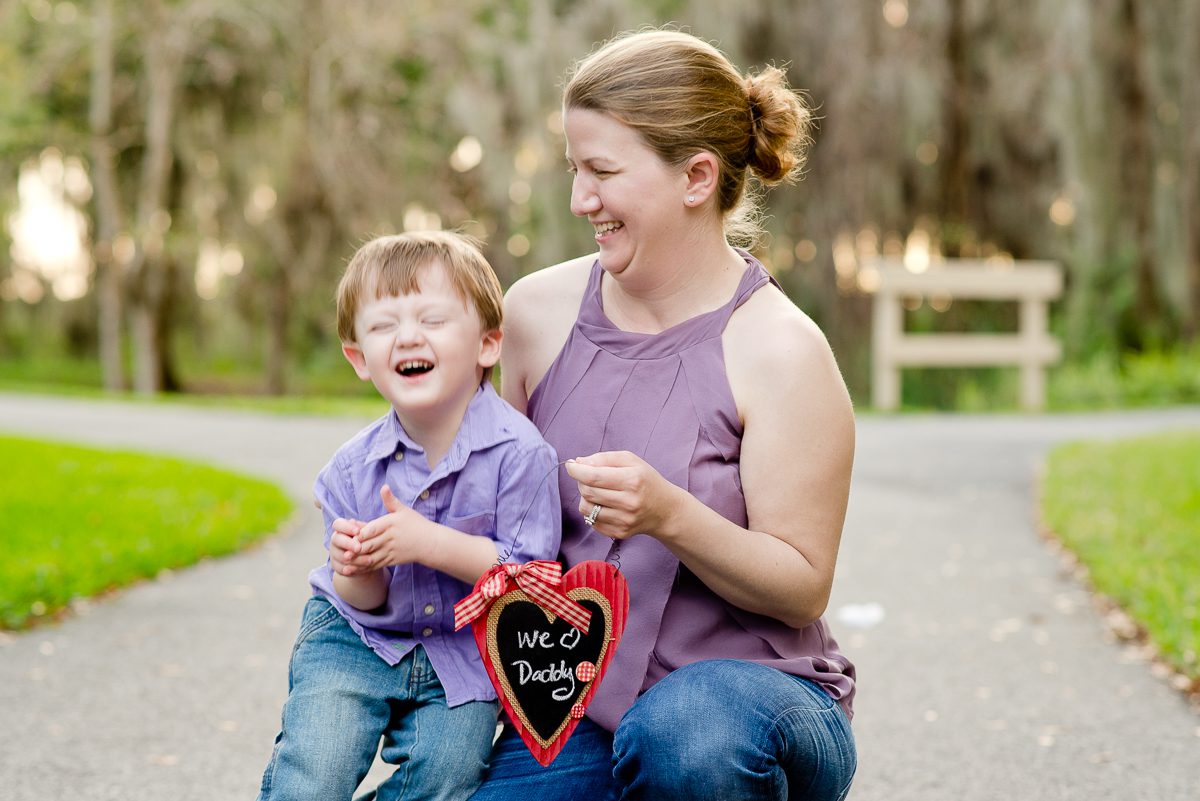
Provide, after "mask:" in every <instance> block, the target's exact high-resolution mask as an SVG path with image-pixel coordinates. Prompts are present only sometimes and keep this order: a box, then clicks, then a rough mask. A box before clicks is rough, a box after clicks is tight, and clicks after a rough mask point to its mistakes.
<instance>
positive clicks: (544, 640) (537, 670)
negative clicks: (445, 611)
mask: <svg viewBox="0 0 1200 801" xmlns="http://www.w3.org/2000/svg"><path fill="white" fill-rule="evenodd" d="M558 589H559V590H560V591H561V592H563V593H565V594H566V596H567V597H568V598H570V599H572V600H573V601H575V602H576V603H578V604H579V605H580V606H583V607H584V608H586V609H587V610H588V611H590V612H591V613H592V617H591V621H590V622H589V624H588V630H587V632H586V633H585V632H581V631H580V630H578V629H576V628H573V627H572V626H571V625H570V624H568V623H567V622H566V621H565V620H564V619H563V618H561V617H555V616H554V614H553V613H551V612H549V611H547V610H546V609H545V608H543V607H542V606H539V605H538V604H536V603H534V602H533V601H532V600H531V599H530V597H529V596H528V595H526V594H525V592H524V591H523V590H520V589H516V588H514V589H510V590H509V591H508V592H505V593H504V594H503V595H501V596H499V597H498V598H496V599H495V600H494V601H493V602H492V605H491V607H490V608H489V609H488V611H487V614H486V615H482V616H480V617H478V618H476V619H475V620H474V621H473V622H472V624H471V627H472V629H473V631H474V633H475V642H476V644H477V645H478V646H479V653H480V654H481V655H482V656H483V665H484V667H485V668H487V672H488V676H489V677H490V678H491V680H492V684H493V686H495V688H496V693H497V694H498V695H499V696H500V703H501V704H502V705H503V706H504V710H505V711H506V712H507V713H508V717H509V719H510V720H511V721H512V725H513V726H515V727H516V729H517V733H518V734H520V735H521V739H522V740H523V741H524V742H525V745H526V746H527V747H528V748H529V751H530V753H532V754H533V757H534V759H536V760H537V761H538V762H540V763H541V764H542V765H549V764H550V763H551V762H552V761H553V760H554V758H555V757H556V756H558V754H559V752H560V751H562V748H563V746H564V745H566V742H567V739H568V738H569V737H570V736H571V734H572V733H573V732H574V731H575V728H576V727H577V726H578V725H579V721H580V720H581V719H582V718H583V715H584V713H585V712H586V710H587V706H588V704H589V703H591V700H592V697H593V696H594V695H595V694H596V688H597V687H599V685H600V682H601V681H602V680H603V679H604V673H605V671H606V670H607V669H608V665H609V663H610V662H612V658H613V653H615V651H616V649H617V643H618V642H620V639H621V635H622V634H623V633H624V631H625V619H626V617H627V616H628V614H629V587H628V585H627V584H626V582H625V577H624V576H623V575H621V572H620V571H619V570H617V568H616V567H615V566H614V565H611V564H609V563H607V562H599V561H588V562H581V563H580V564H578V565H576V566H575V567H573V568H571V569H570V570H568V571H567V572H566V574H565V575H564V576H563V577H562V583H561V584H560V585H559V586H558Z"/></svg>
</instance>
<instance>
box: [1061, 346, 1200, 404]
mask: <svg viewBox="0 0 1200 801" xmlns="http://www.w3.org/2000/svg"><path fill="white" fill-rule="evenodd" d="M1049 395H1050V401H1049V403H1050V407H1051V408H1053V409H1060V410H1067V409H1071V410H1077V409H1108V408H1127V407H1136V406H1173V405H1182V404H1192V403H1200V345H1192V346H1190V347H1181V348H1179V349H1177V350H1175V351H1172V352H1151V353H1127V354H1124V355H1122V356H1113V355H1111V354H1109V353H1101V354H1099V355H1096V356H1093V357H1092V358H1091V359H1089V360H1088V361H1086V362H1080V363H1072V364H1065V365H1062V366H1061V367H1058V368H1055V369H1054V370H1053V371H1052V372H1051V374H1050V382H1049Z"/></svg>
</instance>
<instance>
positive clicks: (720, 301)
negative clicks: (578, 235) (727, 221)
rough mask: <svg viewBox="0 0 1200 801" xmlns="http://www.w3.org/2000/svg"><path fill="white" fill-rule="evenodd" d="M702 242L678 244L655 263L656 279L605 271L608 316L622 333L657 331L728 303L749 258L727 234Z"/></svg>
mask: <svg viewBox="0 0 1200 801" xmlns="http://www.w3.org/2000/svg"><path fill="white" fill-rule="evenodd" d="M697 244H698V243H689V245H691V246H689V247H681V248H678V249H676V250H675V251H673V252H672V254H671V255H670V257H669V258H666V259H663V260H661V261H659V262H658V263H656V264H655V265H654V272H653V275H652V277H651V280H641V281H638V282H637V283H636V284H632V285H631V282H622V280H621V278H620V277H616V276H612V275H609V274H606V275H605V276H604V282H603V283H602V284H601V288H600V289H601V300H602V301H603V304H604V313H605V315H606V316H607V317H608V318H609V320H611V321H612V322H613V324H615V325H616V326H617V327H618V328H620V329H622V330H623V331H630V332H634V333H640V334H657V333H660V332H662V331H665V330H666V329H668V328H671V327H672V326H675V325H678V324H680V323H682V322H684V321H686V320H690V319H692V318H693V317H695V316H697V315H700V314H704V313H706V312H710V311H713V310H714V309H718V308H720V307H721V306H723V305H725V303H727V302H728V301H729V298H730V297H731V296H732V294H733V291H734V289H735V288H736V287H737V284H738V282H739V281H741V278H742V273H743V272H744V271H745V267H746V262H745V260H744V259H743V258H742V257H741V255H740V254H739V253H737V251H735V250H734V249H733V248H731V247H730V246H729V245H728V244H727V243H726V242H725V238H724V234H723V233H722V235H721V237H720V239H719V241H716V242H711V243H708V244H706V245H699V246H697ZM642 278H643V279H645V278H647V276H645V275H643V276H642Z"/></svg>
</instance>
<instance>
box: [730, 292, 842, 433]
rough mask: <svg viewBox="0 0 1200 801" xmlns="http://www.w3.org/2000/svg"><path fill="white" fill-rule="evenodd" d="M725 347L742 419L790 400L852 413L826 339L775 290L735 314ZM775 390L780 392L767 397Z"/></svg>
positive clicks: (756, 296)
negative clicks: (752, 409)
mask: <svg viewBox="0 0 1200 801" xmlns="http://www.w3.org/2000/svg"><path fill="white" fill-rule="evenodd" d="M723 344H724V346H725V350H726V359H725V361H726V370H727V371H728V374H729V379H730V385H731V387H732V389H733V391H734V397H735V401H736V402H737V403H738V408H739V410H740V411H742V412H743V413H744V412H745V411H746V407H748V406H750V405H752V404H753V403H755V402H756V401H759V400H763V399H767V398H775V399H779V398H786V397H788V395H789V394H790V395H791V398H792V402H795V401H797V400H799V399H800V398H806V399H809V400H812V401H815V402H817V403H818V404H819V405H822V406H824V405H826V404H832V405H834V406H835V407H842V406H845V407H847V408H848V402H849V397H848V395H847V394H846V387H845V383H844V382H843V380H842V376H841V371H840V370H839V368H838V365H837V360H836V359H835V358H834V354H833V349H832V348H831V347H830V345H829V341H828V340H827V339H826V338H825V334H824V333H823V332H822V331H821V329H820V328H819V327H818V326H817V324H816V323H815V322H813V320H812V318H810V317H809V316H808V315H807V314H805V313H804V311H803V310H801V309H800V308H799V307H798V306H796V304H795V303H793V302H792V301H791V299H789V298H788V297H787V295H785V294H783V293H782V292H780V291H779V290H778V289H776V288H775V287H773V286H764V287H763V288H762V289H760V290H759V291H757V292H755V293H754V295H753V296H752V297H751V298H750V299H749V300H747V301H746V302H745V303H744V304H743V305H742V306H741V307H740V308H739V309H738V310H737V311H736V312H735V313H734V315H733V317H732V318H731V319H730V321H729V325H728V326H727V328H726V331H725V336H724V337H723ZM772 387H774V389H775V390H776V391H768V390H770V388H772ZM791 393H795V394H791ZM814 396H816V397H814Z"/></svg>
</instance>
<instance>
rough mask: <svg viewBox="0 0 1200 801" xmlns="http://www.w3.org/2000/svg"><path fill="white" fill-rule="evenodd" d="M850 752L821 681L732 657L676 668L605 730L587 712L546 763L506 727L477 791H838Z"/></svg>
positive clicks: (547, 800) (814, 797)
mask: <svg viewBox="0 0 1200 801" xmlns="http://www.w3.org/2000/svg"><path fill="white" fill-rule="evenodd" d="M856 766H857V757H856V752H855V748H854V737H853V735H852V734H851V732H850V724H849V721H848V720H847V719H846V715H845V713H844V712H843V711H842V709H841V707H839V706H838V705H837V704H836V703H835V702H834V701H833V700H832V699H831V698H830V697H829V696H828V695H827V694H826V693H825V692H824V691H822V690H821V688H820V687H818V686H817V685H816V684H813V683H812V682H809V681H807V680H805V679H801V678H797V677H796V676H790V675H788V674H786V673H781V672H779V671H778V670H775V669H774V668H769V667H765V666H763V665H756V664H753V663H751V662H742V661H738V660H733V659H718V660H711V661H705V662H697V663H695V664H692V665H688V666H687V667H684V668H681V669H679V670H676V671H675V672H673V673H671V674H670V675H669V676H667V677H666V678H664V679H663V680H662V681H660V682H658V683H657V684H655V685H654V686H653V687H651V688H650V689H649V690H648V691H647V692H646V693H645V694H644V695H642V696H641V697H640V698H639V699H638V700H637V702H636V703H635V704H634V705H633V708H632V709H630V710H629V712H627V713H626V715H625V717H624V718H622V720H621V723H620V725H619V726H618V727H617V731H616V733H615V734H609V733H608V732H606V731H604V730H603V729H601V728H600V727H599V726H597V725H596V724H594V723H592V722H591V721H590V720H587V719H586V718H585V719H584V720H583V721H582V722H581V723H580V725H579V728H577V729H576V730H575V733H574V734H573V735H572V736H571V739H570V740H568V741H567V745H566V747H565V748H564V749H563V750H562V753H560V754H559V755H558V758H557V759H555V761H554V762H552V763H551V764H550V766H549V767H548V768H542V767H541V766H540V765H538V763H537V762H535V761H534V759H533V757H532V756H530V754H529V752H528V751H527V750H526V749H525V745H524V744H523V743H522V742H521V740H520V738H519V737H518V736H517V735H516V733H515V732H513V731H512V730H511V728H510V729H506V730H505V732H504V734H503V735H502V736H501V737H500V740H499V742H498V743H497V744H496V748H495V750H494V751H493V753H492V759H491V766H490V768H489V769H488V772H487V774H486V776H485V778H484V784H483V786H482V787H480V789H479V790H478V792H476V793H475V795H474V796H472V799H473V801H508V800H509V799H518V800H522V799H528V800H529V801H532V800H533V799H536V800H537V801H557V799H562V801H592V800H593V799H596V801H599V800H600V799H618V798H620V799H659V800H661V801H670V800H672V799H678V801H684V799H686V800H687V801H705V800H706V799H711V800H712V801H749V800H750V799H754V800H755V801H757V800H758V799H763V800H764V801H765V800H766V799H771V801H784V800H785V799H792V801H799V800H800V799H805V801H810V800H811V801H840V799H843V798H845V796H846V793H847V792H849V790H850V780H851V779H852V778H853V777H854V770H855V767H856Z"/></svg>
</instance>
